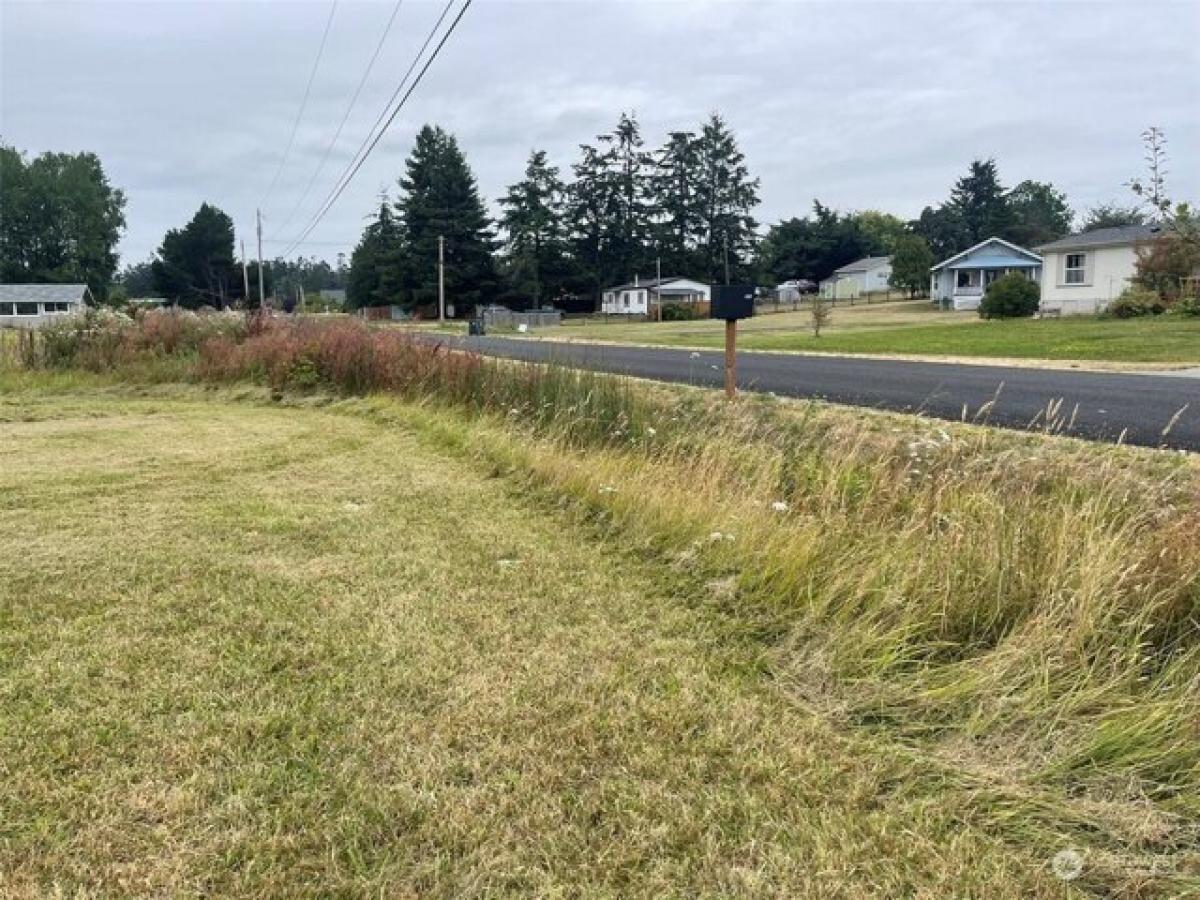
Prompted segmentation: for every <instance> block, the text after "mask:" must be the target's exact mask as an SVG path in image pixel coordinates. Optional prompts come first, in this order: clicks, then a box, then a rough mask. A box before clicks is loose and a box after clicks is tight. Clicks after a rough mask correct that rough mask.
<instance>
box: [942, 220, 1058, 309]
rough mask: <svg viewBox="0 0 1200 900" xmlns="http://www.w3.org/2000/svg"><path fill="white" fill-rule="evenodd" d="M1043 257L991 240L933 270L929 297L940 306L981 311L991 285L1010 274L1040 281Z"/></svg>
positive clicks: (994, 238)
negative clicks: (985, 295)
mask: <svg viewBox="0 0 1200 900" xmlns="http://www.w3.org/2000/svg"><path fill="white" fill-rule="evenodd" d="M1041 270H1042V258H1041V257H1040V256H1038V255H1037V254H1036V253H1034V252H1033V251H1032V250H1026V249H1025V248H1024V247H1018V246H1017V245H1016V244H1012V243H1009V242H1008V241H1006V240H1004V239H1003V238H998V237H991V238H988V239H987V240H986V241H980V242H979V243H978V244H976V245H975V246H974V247H970V248H968V249H966V250H964V251H963V252H962V253H956V254H955V255H954V256H951V257H950V258H949V259H944V260H942V261H941V262H940V263H938V264H937V265H936V266H934V267H933V268H932V269H930V270H929V294H930V296H931V297H932V298H933V299H934V300H935V301H936V302H937V303H938V304H939V305H940V306H952V307H954V309H979V301H980V300H982V299H983V294H984V291H986V290H987V288H988V285H989V284H991V283H992V282H993V281H995V280H996V279H997V278H999V277H1000V276H1001V275H1006V274H1008V273H1009V272H1020V273H1021V274H1022V275H1024V276H1025V277H1026V278H1028V279H1029V280H1030V281H1037V280H1038V275H1039V273H1040V272H1041Z"/></svg>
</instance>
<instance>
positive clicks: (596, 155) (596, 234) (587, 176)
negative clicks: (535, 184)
mask: <svg viewBox="0 0 1200 900" xmlns="http://www.w3.org/2000/svg"><path fill="white" fill-rule="evenodd" d="M579 152H580V158H579V162H577V163H575V164H574V165H572V166H571V171H572V172H573V173H574V175H575V180H574V181H573V182H572V183H571V184H570V186H569V187H568V188H567V240H568V244H569V246H570V247H571V251H572V256H573V257H574V260H575V263H576V265H577V266H578V267H579V269H580V271H581V274H582V281H583V284H584V290H585V291H586V292H587V293H589V294H591V295H592V296H593V298H598V297H599V295H600V291H601V289H602V288H603V287H604V286H605V284H606V283H612V282H610V281H608V279H609V278H610V277H611V276H612V272H613V266H612V264H611V263H610V262H609V260H608V256H607V249H608V210H609V209H610V208H611V207H612V206H613V205H614V204H615V201H614V200H613V199H612V196H611V194H612V187H613V185H612V180H611V179H610V178H609V173H608V167H607V165H606V164H605V159H604V156H603V154H602V153H601V152H600V150H599V149H598V148H597V147H595V146H593V145H591V144H580V145H579Z"/></svg>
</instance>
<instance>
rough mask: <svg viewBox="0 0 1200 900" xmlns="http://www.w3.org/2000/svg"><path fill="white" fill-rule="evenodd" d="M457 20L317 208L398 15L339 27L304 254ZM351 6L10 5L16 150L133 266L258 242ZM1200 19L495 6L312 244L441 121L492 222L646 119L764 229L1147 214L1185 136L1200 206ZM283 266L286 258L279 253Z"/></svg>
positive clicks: (404, 54)
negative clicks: (67, 178) (1039, 204)
mask: <svg viewBox="0 0 1200 900" xmlns="http://www.w3.org/2000/svg"><path fill="white" fill-rule="evenodd" d="M439 9H440V3H439V4H432V3H428V2H421V0H404V7H403V8H402V11H401V13H400V17H399V19H398V21H397V26H396V28H395V30H394V32H393V33H392V35H391V36H390V38H389V40H388V43H387V45H386V47H385V51H384V54H383V55H382V56H381V58H380V60H379V62H378V63H377V65H376V69H375V71H374V73H373V76H372V78H371V81H370V82H369V84H368V86H367V88H366V90H364V92H363V95H362V96H361V97H360V100H359V103H358V105H357V107H356V109H355V112H354V114H353V116H352V117H351V119H350V121H349V123H348V124H347V126H346V129H345V131H344V132H343V135H342V138H341V140H340V141H339V142H338V145H337V147H336V148H335V151H334V153H333V154H332V156H331V158H330V161H329V164H328V165H327V166H326V168H325V170H324V172H323V174H322V175H321V177H320V179H319V181H318V183H317V184H316V186H315V187H314V189H313V192H312V194H311V195H310V196H309V197H308V199H307V200H306V202H305V204H304V206H303V207H302V208H301V210H300V213H299V214H298V215H297V216H296V219H295V221H294V222H293V223H292V225H291V226H290V227H289V228H288V229H287V230H286V231H282V232H281V228H282V225H283V223H284V220H285V219H286V218H287V216H288V214H289V213H290V212H291V210H292V209H293V207H294V206H295V204H296V202H297V200H298V199H299V197H300V195H301V192H302V191H303V189H304V186H305V185H306V184H307V183H308V180H309V178H310V177H311V175H312V172H313V170H314V168H315V167H316V165H317V163H318V162H319V160H320V158H321V156H322V155H323V154H324V152H325V148H326V146H327V144H328V141H329V140H330V138H331V136H332V134H333V131H334V129H335V128H336V126H337V123H338V121H339V120H340V118H341V116H342V113H343V111H344V109H345V105H346V103H347V102H348V100H349V98H350V95H351V94H352V92H353V90H354V87H355V85H356V84H357V82H358V79H359V77H360V76H361V73H362V70H363V67H364V66H365V65H366V61H367V59H368V57H369V56H370V53H371V52H372V51H373V49H374V47H375V43H376V41H377V40H378V37H379V35H380V33H381V29H382V28H383V25H384V23H385V22H386V20H387V18H388V16H389V14H390V12H391V4H390V2H378V3H354V2H342V3H341V4H340V5H339V8H338V10H337V13H336V15H335V18H334V23H333V28H332V31H331V34H330V39H329V45H328V47H327V49H326V54H325V58H324V60H323V62H322V66H321V68H320V70H319V71H318V74H317V79H316V82H315V84H314V88H313V93H312V97H311V99H310V103H309V107H308V110H307V112H306V115H305V117H304V119H303V121H302V122H301V125H300V128H299V130H298V132H297V135H296V141H295V144H294V146H293V149H292V153H291V154H290V158H289V161H288V164H287V166H286V167H285V169H284V172H283V174H282V177H281V178H280V181H279V185H278V187H277V188H276V189H275V191H274V192H273V194H272V196H271V198H270V201H269V202H268V203H267V205H266V209H265V215H266V217H267V232H268V235H269V236H270V237H271V238H272V239H284V238H288V237H291V236H293V235H294V233H295V232H296V231H297V230H298V226H299V225H300V223H301V222H303V221H304V220H305V219H306V218H307V216H308V215H309V214H310V213H311V211H312V210H314V209H315V208H316V206H317V204H318V202H319V200H320V199H321V197H322V196H323V195H324V193H325V191H326V190H327V189H328V187H329V186H330V185H331V184H332V182H333V180H334V178H335V177H336V175H337V174H338V173H339V172H340V171H341V169H342V167H343V166H344V165H345V163H346V161H347V160H348V159H349V158H350V156H351V154H352V152H353V150H354V149H355V148H356V147H357V145H358V142H359V141H360V140H361V139H362V137H363V135H364V134H365V133H366V131H367V129H368V127H369V126H370V124H371V123H372V122H373V121H374V120H375V117H376V115H377V114H378V112H379V110H380V109H381V108H382V106H383V104H384V102H385V100H386V99H387V97H388V96H389V95H390V94H391V91H392V90H393V88H394V86H395V84H396V82H397V81H398V79H399V77H400V75H401V74H402V73H403V71H404V69H405V68H406V67H407V65H408V63H409V60H410V59H411V57H412V55H413V53H414V52H415V51H416V48H417V47H418V46H419V45H420V42H421V40H423V38H424V34H425V32H426V31H427V30H428V28H429V27H430V25H431V24H432V22H433V20H434V18H435V17H436V15H437V13H438V11H439ZM328 10H329V7H328V5H327V4H326V3H324V2H302V3H296V2H279V3H203V4H201V3H189V2H178V3H176V2H155V3H151V2H143V3H103V2H96V3H57V2H41V3H10V2H6V3H5V4H4V5H3V6H2V7H0V134H2V135H3V138H4V140H5V141H7V142H9V143H13V144H15V145H17V146H18V147H20V148H22V149H25V150H27V151H29V152H31V153H37V152H41V151H43V150H82V149H87V150H92V151H95V152H96V153H97V154H99V155H100V157H101V159H102V160H103V161H104V164H105V168H106V170H107V171H108V173H109V176H110V178H111V179H112V181H113V182H114V183H115V184H116V185H118V186H120V187H122V188H123V189H124V190H125V191H126V193H127V194H128V197H129V206H128V210H127V212H128V217H129V229H128V232H127V234H126V237H125V240H124V242H123V244H122V255H123V257H124V258H125V259H126V260H137V259H141V258H144V257H145V256H147V255H148V254H149V253H150V252H152V250H153V249H154V248H155V247H156V246H157V244H158V242H159V241H160V240H161V237H162V234H163V232H164V231H165V230H166V229H167V228H170V227H174V226H177V225H179V224H181V223H182V222H184V221H186V220H187V218H189V217H190V216H191V214H192V212H194V210H195V208H196V207H197V206H198V205H199V204H200V203H201V202H202V201H205V200H207V201H209V202H213V203H216V204H217V205H219V206H221V207H222V208H224V209H225V210H226V211H227V212H229V213H230V215H232V216H233V217H234V219H235V221H236V223H237V225H238V228H239V231H240V232H242V233H244V236H245V237H246V239H247V244H248V245H249V244H250V238H251V236H252V233H253V216H254V208H255V205H256V203H257V202H258V200H259V198H260V197H261V196H262V194H263V192H264V191H265V189H266V186H267V183H268V182H269V181H270V179H271V177H272V175H273V174H274V172H275V169H276V167H277V166H278V163H279V159H280V156H281V154H282V153H283V149H284V146H285V145H286V143H287V139H288V134H289V132H290V129H291V125H292V121H293V119H294V117H295V114H296V110H297V108H298V105H299V102H300V97H301V94H302V92H303V89H304V83H305V80H306V79H307V77H308V72H309V67H310V66H311V62H312V59H313V54H314V53H315V52H316V46H317V43H318V42H319V39H320V35H321V30H322V28H323V26H324V21H325V17H326V15H327V14H328ZM1197 38H1200V4H1197V3H1194V2H1186V3H1169V2H1145V0H1143V2H1129V3H1089V2H1059V3H1040V4H1035V3H1019V2H1011V3H1000V2H994V3H965V2H952V3H932V2H929V3H924V2H918V3H899V2H889V3H858V2H841V3H807V2H791V3H749V2H747V3H734V2H620V3H618V2H567V0H564V2H518V0H476V3H475V5H474V6H473V7H472V8H471V10H470V11H469V12H468V14H467V17H466V19H465V20H464V22H463V25H462V26H461V27H460V29H459V31H458V32H457V33H456V34H455V36H454V37H453V38H452V39H451V41H450V43H449V44H447V47H446V51H445V52H444V53H443V55H442V56H441V57H440V58H439V59H438V61H437V62H436V63H435V64H434V67H433V68H432V69H431V70H430V73H429V76H428V77H427V79H426V81H425V82H424V83H423V84H422V86H421V88H420V89H419V90H418V92H417V93H416V94H415V95H414V97H413V100H412V101H411V102H410V105H409V106H408V107H407V108H406V109H405V111H404V112H403V113H402V114H401V115H400V117H399V118H398V119H397V120H396V123H395V124H394V126H393V129H392V131H391V132H390V133H389V135H388V136H387V137H386V138H385V139H384V140H383V141H382V142H381V143H380V145H379V147H378V148H377V149H376V152H375V153H374V154H373V155H372V157H371V159H370V160H369V161H368V163H367V164H366V165H365V166H364V167H363V169H362V171H361V172H360V173H359V175H358V178H357V179H356V180H355V182H354V183H353V184H352V186H351V187H350V188H349V189H348V190H347V191H346V192H345V194H344V195H343V196H342V198H341V199H340V201H339V202H338V204H337V205H336V206H335V207H334V209H333V210H332V212H331V213H330V214H329V215H328V216H327V217H326V218H325V219H324V220H323V221H322V223H321V224H320V226H319V227H318V228H317V229H316V230H315V231H314V232H313V234H312V235H311V240H312V241H313V242H314V243H313V244H311V245H310V246H309V247H307V248H305V249H306V250H307V251H311V252H313V253H316V254H317V255H322V256H327V257H332V256H333V254H334V253H335V252H336V251H337V250H338V249H339V248H340V249H345V250H347V251H348V250H349V249H351V248H352V246H353V244H354V243H355V241H356V240H357V237H358V234H359V232H360V230H361V228H362V224H363V218H364V216H366V215H367V214H369V212H370V210H371V208H372V206H373V204H374V203H375V198H376V195H377V194H378V192H379V191H380V190H381V189H383V188H389V187H391V186H393V184H394V181H395V178H396V177H397V176H398V175H399V173H400V171H401V170H402V167H403V160H404V157H405V155H406V154H407V152H408V150H409V147H410V146H411V142H412V138H413V135H414V133H415V131H416V129H417V128H419V127H420V125H421V124H422V123H424V122H427V121H432V122H438V123H440V124H442V125H443V126H445V127H447V128H449V129H450V130H451V131H453V132H455V133H456V134H457V135H458V137H459V140H460V142H461V144H462V146H463V148H464V150H465V151H466V153H467V155H468V158H469V160H470V162H471V164H472V166H473V167H474V169H475V171H476V174H477V175H478V176H479V180H480V184H481V187H482V189H483V191H484V193H485V195H486V196H487V197H488V199H489V200H492V201H494V200H495V198H496V197H497V195H498V194H499V193H501V192H502V191H503V189H504V186H505V185H507V184H508V183H510V182H512V181H514V180H515V179H516V178H517V177H519V175H520V172H521V171H522V169H523V167H524V162H525V157H526V156H527V155H528V153H529V151H530V150H531V149H533V148H535V147H536V148H539V149H546V150H547V151H549V153H550V155H551V157H552V158H553V159H554V161H555V162H556V163H557V164H558V165H559V166H561V167H562V168H563V170H564V171H567V170H568V168H569V166H570V164H571V162H573V161H574V160H575V159H576V156H577V145H578V144H579V143H580V142H583V141H588V140H590V139H592V137H593V136H594V135H595V134H596V133H597V132H599V131H603V130H606V129H608V128H609V127H611V125H612V124H613V122H614V121H615V119H616V117H617V115H618V113H619V112H620V111H621V110H634V111H636V112H637V114H638V116H639V118H640V120H641V122H642V125H643V129H644V133H645V136H646V138H647V141H648V142H649V143H657V142H658V141H660V140H661V139H662V138H663V137H664V136H665V134H666V132H667V131H669V130H673V129H677V128H690V127H695V126H696V125H697V124H698V123H699V122H700V121H701V120H702V119H703V118H704V117H705V116H706V115H707V114H708V113H709V112H710V111H713V110H718V111H720V112H722V113H723V114H724V115H725V116H726V117H727V118H728V119H729V121H730V123H731V124H732V125H733V127H734V129H735V130H736V131H737V133H738V136H739V139H740V141H741V143H742V147H743V149H744V150H745V152H746V154H747V157H748V161H749V164H750V166H751V169H752V171H753V172H754V173H755V174H757V175H759V176H760V177H761V179H762V197H763V205H762V207H761V209H760V211H759V217H760V218H761V219H762V220H763V221H765V222H771V221H776V220H778V219H780V218H783V217H786V216H791V215H796V214H803V213H804V212H805V211H806V210H807V209H808V208H809V206H810V204H811V201H812V199H813V198H814V197H819V198H820V199H821V200H822V201H823V202H825V203H827V204H830V205H833V206H836V207H839V208H856V209H864V208H880V209H886V210H889V211H891V212H895V213H896V214H898V215H902V216H912V215H915V214H916V213H917V212H919V210H920V209H921V207H922V206H924V205H926V204H928V203H935V202H938V201H939V200H941V199H942V198H944V197H945V195H946V193H947V191H948V189H949V186H950V184H951V183H952V182H953V180H954V179H955V178H956V177H958V175H960V174H961V173H962V171H963V170H964V169H965V168H966V166H967V163H968V162H969V161H970V160H971V159H973V158H976V157H986V156H991V157H995V158H996V159H997V161H998V162H999V164H1000V168H1001V172H1002V175H1003V176H1004V178H1005V180H1006V181H1007V182H1008V183H1009V184H1015V183H1016V182H1017V181H1020V180H1022V179H1024V178H1036V179H1039V180H1047V181H1053V182H1054V183H1055V184H1057V185H1058V186H1059V187H1060V188H1062V189H1064V190H1066V191H1067V193H1068V195H1069V196H1070V199H1071V201H1072V203H1073V205H1074V206H1075V207H1076V208H1077V209H1083V208H1086V207H1088V206H1091V205H1094V204H1096V203H1099V202H1103V201H1106V200H1109V199H1113V198H1117V199H1125V198H1126V191H1125V189H1124V188H1123V187H1122V183H1123V182H1124V181H1125V180H1127V179H1128V178H1129V176H1130V175H1132V174H1135V173H1136V172H1137V170H1138V168H1139V167H1140V165H1141V150H1140V147H1139V144H1138V134H1139V132H1140V131H1141V130H1142V129H1143V128H1144V127H1145V126H1147V125H1150V124H1157V125H1159V126H1161V127H1163V128H1164V129H1166V131H1167V134H1168V137H1169V139H1170V145H1169V149H1170V155H1171V159H1172V165H1171V170H1172V171H1171V174H1170V176H1169V181H1170V186H1171V189H1172V193H1173V194H1174V195H1175V196H1177V197H1181V198H1193V199H1196V198H1200V167H1197V166H1196V165H1195V159H1196V156H1197V154H1196V151H1197V149H1200V117H1198V116H1197V109H1198V105H1197V99H1198V97H1200V49H1198V48H1200V41H1198V40H1197ZM281 249H282V245H281V244H278V243H271V244H269V245H268V246H267V252H268V254H274V253H275V252H278V251H279V250H281Z"/></svg>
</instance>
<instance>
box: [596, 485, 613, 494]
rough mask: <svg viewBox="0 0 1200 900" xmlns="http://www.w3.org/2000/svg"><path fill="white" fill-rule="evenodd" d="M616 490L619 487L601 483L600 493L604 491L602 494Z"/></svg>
mask: <svg viewBox="0 0 1200 900" xmlns="http://www.w3.org/2000/svg"><path fill="white" fill-rule="evenodd" d="M616 492H617V489H616V488H615V487H613V486H612V485H611V484H602V485H600V493H602V494H615V493H616Z"/></svg>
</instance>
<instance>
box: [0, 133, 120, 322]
mask: <svg viewBox="0 0 1200 900" xmlns="http://www.w3.org/2000/svg"><path fill="white" fill-rule="evenodd" d="M0 211H2V214H0V281H8V282H21V281H29V282H59V283H61V282H86V283H87V285H88V287H89V288H90V289H91V291H92V294H93V296H95V297H96V298H97V299H98V300H103V299H104V298H105V296H106V294H107V292H108V288H109V285H110V283H111V282H112V280H113V276H114V274H115V273H116V271H117V242H118V241H119V240H120V237H121V232H122V231H123V230H124V228H125V195H124V194H123V193H122V192H121V191H120V190H119V189H117V188H114V187H113V186H112V185H111V184H109V181H108V177H107V176H106V175H105V174H104V167H103V166H102V165H101V164H100V160H99V158H98V157H97V156H96V155H95V154H93V153H76V154H71V153H43V154H42V155H40V156H38V157H35V158H34V159H33V160H31V161H29V162H26V160H25V157H24V156H22V155H21V154H20V153H19V152H18V151H17V150H16V149H15V148H13V147H9V146H6V145H2V144H0Z"/></svg>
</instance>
